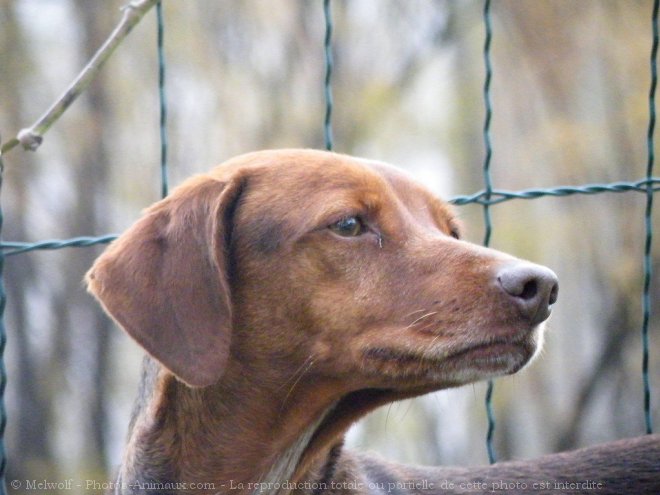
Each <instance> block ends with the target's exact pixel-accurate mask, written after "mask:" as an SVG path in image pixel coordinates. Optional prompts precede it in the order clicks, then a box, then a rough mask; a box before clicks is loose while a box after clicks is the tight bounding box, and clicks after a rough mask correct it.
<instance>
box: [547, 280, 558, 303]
mask: <svg viewBox="0 0 660 495" xmlns="http://www.w3.org/2000/svg"><path fill="white" fill-rule="evenodd" d="M558 296H559V284H558V283H556V282H555V284H554V285H553V286H552V289H550V297H549V298H548V303H549V304H550V306H552V305H553V304H554V303H556V302H557V297H558Z"/></svg>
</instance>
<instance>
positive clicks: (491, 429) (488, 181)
mask: <svg viewBox="0 0 660 495" xmlns="http://www.w3.org/2000/svg"><path fill="white" fill-rule="evenodd" d="M483 21H484V27H485V30H486V37H485V40H484V49H483V57H484V67H485V76H484V87H483V98H484V107H485V117H484V127H483V139H484V147H485V157H484V164H483V177H484V184H485V195H484V198H485V200H486V202H485V203H484V204H483V214H484V229H485V233H484V243H483V244H484V246H489V245H490V238H491V235H492V232H493V224H492V219H491V215H490V198H491V196H492V193H493V181H492V177H491V173H490V162H491V158H492V156H493V147H492V143H491V139H490V123H491V120H492V117H493V107H492V102H491V97H490V84H491V80H492V77H493V67H492V64H491V61H490V51H491V41H492V38H493V29H492V23H491V16H490V0H486V1H485V3H484V10H483ZM494 388H495V384H494V381H493V380H488V386H487V388H486V397H485V405H486V416H487V419H488V431H487V432H486V449H487V451H488V460H489V462H490V463H491V464H494V463H495V462H496V460H497V456H496V454H495V447H494V446H493V437H494V435H495V412H494V410H493V390H494Z"/></svg>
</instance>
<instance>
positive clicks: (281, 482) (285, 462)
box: [252, 404, 336, 495]
mask: <svg viewBox="0 0 660 495" xmlns="http://www.w3.org/2000/svg"><path fill="white" fill-rule="evenodd" d="M335 407H336V404H335V405H333V406H332V407H330V408H328V409H327V410H326V411H325V413H323V414H322V415H321V416H320V417H319V418H317V419H316V420H315V421H314V422H312V423H311V424H310V425H309V426H308V427H307V428H306V429H305V430H304V431H303V432H302V434H301V435H299V436H298V438H297V439H296V441H295V442H294V443H293V445H291V446H290V447H289V448H288V449H287V450H286V451H285V452H284V453H283V454H282V455H280V456H279V457H278V459H277V460H276V462H275V464H273V466H272V467H271V468H270V470H269V471H268V473H267V474H266V475H265V476H263V477H262V478H261V481H260V482H259V485H258V486H257V487H255V489H254V490H253V492H252V493H253V495H284V494H286V493H289V492H291V491H293V490H294V489H295V488H296V486H295V480H294V475H295V473H296V470H297V469H298V466H299V465H300V461H301V460H302V457H303V454H304V453H305V451H306V450H307V448H308V447H309V445H310V443H311V442H312V439H313V438H314V437H315V434H316V433H317V431H318V429H319V428H320V427H321V425H322V424H323V422H324V421H325V419H326V418H327V417H328V416H329V415H330V414H331V413H332V411H333V410H334V408H335Z"/></svg>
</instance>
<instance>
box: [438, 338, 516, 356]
mask: <svg viewBox="0 0 660 495" xmlns="http://www.w3.org/2000/svg"><path fill="white" fill-rule="evenodd" d="M523 350H524V346H523V344H522V343H520V342H517V343H515V342H494V343H491V344H478V345H474V346H471V347H468V348H467V349H463V350H461V351H459V352H457V353H455V354H450V355H449V356H447V360H452V359H462V358H469V359H471V360H475V361H481V360H484V361H485V360H491V359H493V358H497V357H499V356H503V355H510V354H512V353H517V352H521V351H523Z"/></svg>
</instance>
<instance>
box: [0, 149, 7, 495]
mask: <svg viewBox="0 0 660 495" xmlns="http://www.w3.org/2000/svg"><path fill="white" fill-rule="evenodd" d="M0 144H1V143H0ZM4 171H5V167H4V163H3V161H2V152H1V151H0V199H2V194H1V193H2V181H3V177H4ZM3 222H4V216H3V213H2V205H0V242H1V240H2V224H3ZM4 267H5V254H4V253H3V252H2V250H0V495H5V493H6V492H7V489H6V486H5V473H6V471H7V454H6V452H5V427H6V426H7V411H6V409H5V388H6V387H7V369H6V368H5V359H4V356H5V345H6V344H7V333H6V330H5V324H4V319H5V318H4V317H5V306H6V303H7V296H6V294H5V286H4V277H3V275H4Z"/></svg>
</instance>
